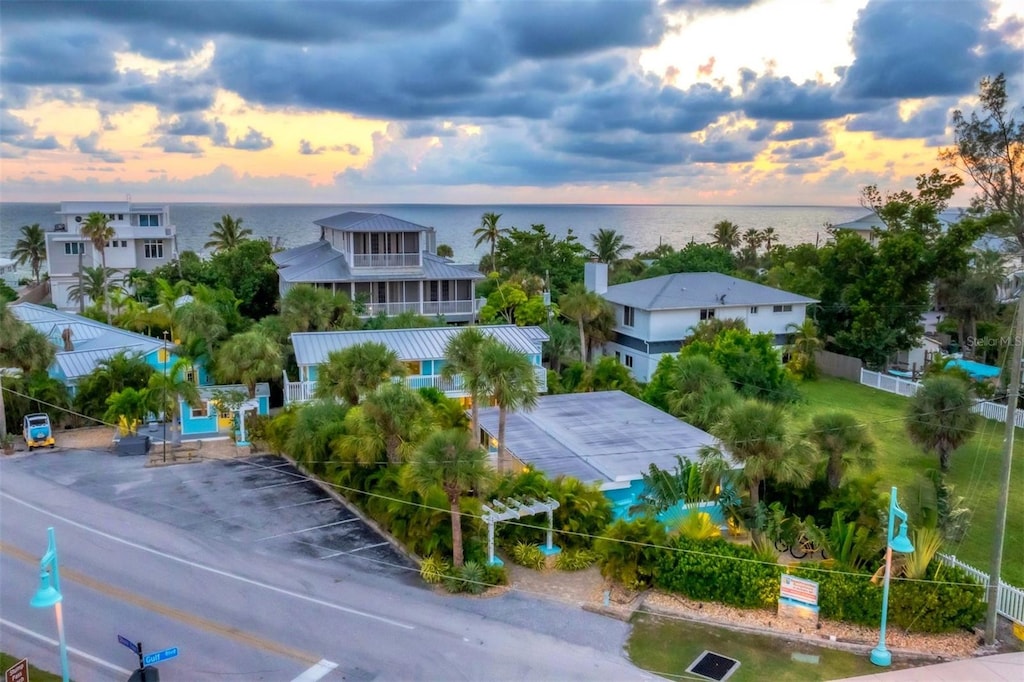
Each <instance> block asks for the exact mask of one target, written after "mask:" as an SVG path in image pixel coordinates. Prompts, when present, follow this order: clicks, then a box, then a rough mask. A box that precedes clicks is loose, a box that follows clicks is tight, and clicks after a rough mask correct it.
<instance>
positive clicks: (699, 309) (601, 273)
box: [584, 263, 817, 381]
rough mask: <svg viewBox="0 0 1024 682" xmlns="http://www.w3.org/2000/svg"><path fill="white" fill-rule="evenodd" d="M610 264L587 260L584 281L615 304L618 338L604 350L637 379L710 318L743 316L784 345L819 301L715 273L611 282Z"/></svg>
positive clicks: (645, 376) (752, 328)
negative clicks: (618, 282)
mask: <svg viewBox="0 0 1024 682" xmlns="http://www.w3.org/2000/svg"><path fill="white" fill-rule="evenodd" d="M607 282H608V266H607V265H605V264H603V263H587V264H586V266H585V272H584V283H585V284H586V286H587V288H588V289H589V290H590V291H594V292H597V293H599V294H601V295H602V296H604V298H605V299H606V300H607V301H608V302H610V303H611V304H612V307H613V308H614V310H615V330H614V331H615V337H614V339H613V340H612V341H610V342H608V343H606V344H605V345H604V347H603V348H602V353H603V354H604V355H614V356H615V357H616V358H618V360H619V361H620V362H621V363H622V364H624V365H625V366H626V367H628V368H629V369H630V370H631V371H632V373H633V376H634V377H636V378H637V379H638V380H639V381H650V380H651V376H652V375H653V374H654V370H655V369H656V368H657V367H658V361H659V360H660V359H661V356H662V355H665V354H666V353H678V352H679V349H680V347H681V346H682V343H683V340H684V339H685V338H686V337H688V336H690V335H691V333H692V329H693V328H694V327H696V326H697V325H698V324H700V323H701V321H702V320H708V319H739V320H743V321H744V322H745V323H746V325H747V328H748V329H750V331H752V332H754V333H756V334H760V333H768V334H771V335H772V336H774V337H775V344H776V345H777V346H782V345H785V343H786V342H787V339H788V336H789V334H791V333H792V332H791V330H790V329H789V326H790V325H793V324H796V325H800V324H803V321H804V319H805V318H806V316H807V306H808V305H810V304H812V303H817V301H816V300H815V299H813V298H808V297H806V296H800V295H798V294H793V293H790V292H788V291H783V290H781V289H774V288H772V287H768V286H765V285H763V284H756V283H754V282H748V281H747V280H743V279H738V278H736V277H730V276H728V275H723V274H720V273H717V272H683V273H677V274H674V275H664V276H662V277H653V278H651V279H642V280H638V281H636V282H628V283H626V284H616V285H614V286H608V285H607Z"/></svg>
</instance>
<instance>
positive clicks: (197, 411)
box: [191, 400, 210, 419]
mask: <svg viewBox="0 0 1024 682" xmlns="http://www.w3.org/2000/svg"><path fill="white" fill-rule="evenodd" d="M191 416H192V419H199V418H200V417H209V416H210V405H209V403H207V402H206V401H205V400H204V401H201V402H200V403H199V406H198V407H195V406H193V407H192V414H191Z"/></svg>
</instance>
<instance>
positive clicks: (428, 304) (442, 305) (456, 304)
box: [423, 301, 476, 315]
mask: <svg viewBox="0 0 1024 682" xmlns="http://www.w3.org/2000/svg"><path fill="white" fill-rule="evenodd" d="M475 307H476V301H424V302H423V314H424V315H468V314H470V313H472V312H474V308H475Z"/></svg>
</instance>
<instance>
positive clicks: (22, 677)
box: [4, 658, 28, 682]
mask: <svg viewBox="0 0 1024 682" xmlns="http://www.w3.org/2000/svg"><path fill="white" fill-rule="evenodd" d="M4 682H28V659H27V658H23V659H21V660H20V661H18V662H17V663H15V664H14V665H12V666H11V667H10V668H8V669H7V670H6V671H5V672H4Z"/></svg>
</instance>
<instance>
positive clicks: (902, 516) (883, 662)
mask: <svg viewBox="0 0 1024 682" xmlns="http://www.w3.org/2000/svg"><path fill="white" fill-rule="evenodd" d="M897 518H899V520H900V530H899V533H898V534H897V535H896V537H893V530H895V527H896V519H897ZM913 551H914V545H913V544H912V543H911V542H910V540H909V539H908V538H907V512H905V511H903V510H902V509H900V505H899V504H897V502H896V487H895V486H893V489H892V494H891V495H889V534H888V535H887V536H886V546H885V582H884V583H883V587H882V629H881V631H880V632H879V635H878V646H876V647H875V648H874V649H872V650H871V662H872V663H874V664H875V665H879V666H888V665H891V664H892V654H891V653H890V652H889V650H888V649H886V648H885V621H886V618H887V617H888V616H889V576H890V575H891V574H892V553H893V552H900V553H902V554H910V553H911V552H913Z"/></svg>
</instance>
